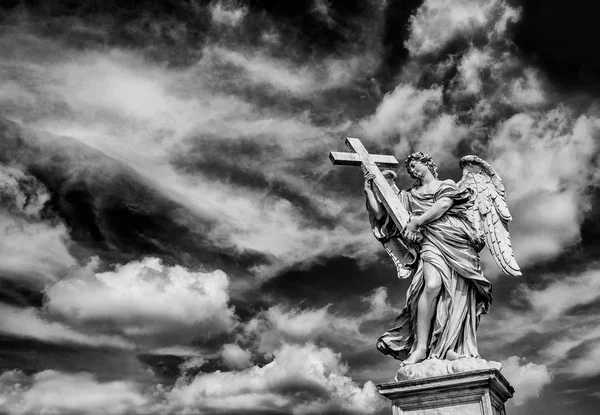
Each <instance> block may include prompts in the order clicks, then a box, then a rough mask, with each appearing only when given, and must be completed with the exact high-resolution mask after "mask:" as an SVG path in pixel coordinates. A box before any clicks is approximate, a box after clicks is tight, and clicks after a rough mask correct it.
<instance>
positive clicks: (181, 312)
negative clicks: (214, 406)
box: [45, 258, 236, 346]
mask: <svg viewBox="0 0 600 415" xmlns="http://www.w3.org/2000/svg"><path fill="white" fill-rule="evenodd" d="M87 271H88V272H82V273H79V275H75V276H73V277H72V278H65V279H63V280H61V281H58V282H57V283H55V284H53V285H51V286H49V287H48V288H47V289H46V296H47V302H46V304H45V311H46V312H47V313H48V314H50V315H53V316H56V317H59V318H61V319H64V320H65V321H68V322H70V323H71V324H74V325H76V326H77V325H81V326H87V327H93V328H94V330H102V327H104V328H105V330H107V331H109V332H110V331H113V330H114V331H116V332H118V333H119V334H121V335H123V336H125V337H128V338H131V339H135V340H136V341H139V342H142V344H146V345H149V346H153V345H162V346H165V345H178V344H186V343H188V342H190V341H192V340H194V339H207V338H210V337H211V336H214V335H216V334H220V333H224V332H228V331H231V330H232V329H233V328H234V327H235V324H236V323H235V319H234V315H233V309H232V308H230V306H229V303H228V301H229V293H228V290H227V288H228V285H229V280H228V278H227V275H225V273H223V272H221V271H214V272H211V273H205V272H192V271H189V270H186V269H185V268H182V267H179V266H173V267H169V266H165V265H164V264H162V263H161V261H160V260H159V259H156V258H146V259H144V260H142V261H134V262H131V263H129V264H126V265H122V266H117V267H116V268H115V270H114V271H109V272H103V273H94V272H91V271H92V270H90V269H88V270H87Z"/></svg>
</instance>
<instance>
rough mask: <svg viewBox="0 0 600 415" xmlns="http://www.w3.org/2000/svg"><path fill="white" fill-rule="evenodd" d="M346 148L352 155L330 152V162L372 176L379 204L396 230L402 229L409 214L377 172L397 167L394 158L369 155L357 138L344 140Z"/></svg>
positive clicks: (396, 161) (381, 175)
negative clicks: (356, 167) (357, 167)
mask: <svg viewBox="0 0 600 415" xmlns="http://www.w3.org/2000/svg"><path fill="white" fill-rule="evenodd" d="M346 146H347V147H348V148H349V149H350V150H351V151H352V153H339V152H334V151H332V152H330V153H329V159H330V160H331V162H332V163H333V164H335V165H343V166H360V168H361V169H362V171H363V173H364V174H365V175H366V174H367V173H372V174H374V175H375V179H374V180H373V183H374V184H375V187H376V188H377V190H378V191H379V194H380V196H381V203H383V205H384V206H385V209H386V210H387V212H388V214H389V215H390V216H391V218H392V220H393V221H394V223H395V224H396V226H397V227H398V229H400V230H402V229H404V227H405V226H406V224H407V223H408V220H409V214H408V212H407V211H406V209H405V208H404V206H403V205H402V203H400V200H399V199H398V196H397V195H396V193H395V192H394V191H393V190H392V188H391V187H390V185H389V184H388V182H387V180H386V179H385V177H383V174H381V171H380V170H379V167H383V168H395V167H398V160H396V157H394V156H386V155H381V154H369V153H368V152H367V149H366V148H365V147H364V146H363V145H362V143H361V142H360V140H359V139H358V138H346Z"/></svg>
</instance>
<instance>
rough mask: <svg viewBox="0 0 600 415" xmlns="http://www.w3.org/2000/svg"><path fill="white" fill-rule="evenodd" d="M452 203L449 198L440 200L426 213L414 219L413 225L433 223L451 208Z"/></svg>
mask: <svg viewBox="0 0 600 415" xmlns="http://www.w3.org/2000/svg"><path fill="white" fill-rule="evenodd" d="M452 203H453V201H452V199H450V198H449V197H442V198H440V199H439V200H437V201H436V202H435V203H434V204H433V205H432V206H431V207H430V208H429V210H428V211H427V212H425V213H423V214H422V215H421V216H419V217H417V218H415V219H414V222H415V225H417V226H424V225H427V224H428V223H429V222H433V221H434V220H436V219H439V218H441V217H442V215H443V214H444V213H446V211H447V210H448V209H450V208H451V207H452Z"/></svg>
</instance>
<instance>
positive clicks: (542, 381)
mask: <svg viewBox="0 0 600 415" xmlns="http://www.w3.org/2000/svg"><path fill="white" fill-rule="evenodd" d="M521 360H522V358H520V357H518V356H511V357H509V358H508V359H506V360H503V361H502V373H503V374H504V376H506V378H507V379H508V381H509V382H510V384H511V385H512V387H513V388H515V391H516V392H515V395H514V397H513V399H512V400H511V401H510V402H511V403H513V404H514V405H517V406H519V405H522V404H523V403H524V402H525V401H526V400H527V399H530V398H534V397H538V396H539V394H540V392H541V390H542V388H543V387H544V386H546V385H548V384H549V383H550V382H551V381H552V375H551V373H550V372H549V371H548V368H547V367H546V366H544V365H537V364H535V363H527V364H525V365H521Z"/></svg>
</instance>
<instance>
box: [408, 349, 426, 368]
mask: <svg viewBox="0 0 600 415" xmlns="http://www.w3.org/2000/svg"><path fill="white" fill-rule="evenodd" d="M426 357H427V350H425V349H416V350H415V351H414V352H412V353H411V354H410V356H408V359H406V360H405V361H403V362H402V366H406V365H414V364H415V363H419V362H422V361H423V360H425V358H426Z"/></svg>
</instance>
